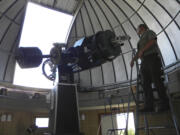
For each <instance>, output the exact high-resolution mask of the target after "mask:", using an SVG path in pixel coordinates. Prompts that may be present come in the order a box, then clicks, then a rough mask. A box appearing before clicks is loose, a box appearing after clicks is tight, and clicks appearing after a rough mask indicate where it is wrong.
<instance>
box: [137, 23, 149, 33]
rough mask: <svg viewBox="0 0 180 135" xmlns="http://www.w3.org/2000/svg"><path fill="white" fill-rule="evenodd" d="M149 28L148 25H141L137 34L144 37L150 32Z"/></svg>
mask: <svg viewBox="0 0 180 135" xmlns="http://www.w3.org/2000/svg"><path fill="white" fill-rule="evenodd" d="M148 29H149V28H148V26H147V25H146V24H140V25H139V26H138V27H137V34H138V35H142V34H143V33H144V32H145V31H146V30H148Z"/></svg>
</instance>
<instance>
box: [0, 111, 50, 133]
mask: <svg viewBox="0 0 180 135" xmlns="http://www.w3.org/2000/svg"><path fill="white" fill-rule="evenodd" d="M2 114H11V115H12V121H10V122H8V121H4V122H2V121H0V135H28V133H27V132H26V129H27V128H28V127H29V126H30V125H31V124H32V123H33V122H34V118H35V117H36V116H48V113H40V112H39V113H32V112H25V111H14V110H13V111H12V110H3V111H2V110H1V111H0V116H1V115H2ZM40 132H42V131H37V133H36V135H41V133H40Z"/></svg>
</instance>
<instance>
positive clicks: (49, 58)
mask: <svg viewBox="0 0 180 135" xmlns="http://www.w3.org/2000/svg"><path fill="white" fill-rule="evenodd" d="M126 40H130V36H128V35H125V36H116V35H115V33H114V32H112V31H110V30H106V31H99V32H97V33H96V34H94V35H91V36H88V37H83V38H81V39H79V40H77V41H76V42H75V43H74V45H73V46H72V47H69V48H67V49H65V48H66V46H67V45H66V44H65V43H54V44H53V48H52V49H51V50H50V54H48V55H43V54H42V52H41V50H40V49H39V48H37V47H20V48H19V49H18V52H17V55H16V60H17V62H18V64H19V66H20V67H21V68H34V67H38V66H39V65H40V64H41V63H42V60H43V59H44V58H46V60H45V61H44V62H43V66H42V70H43V74H44V75H45V76H46V78H48V79H49V80H51V81H54V80H55V78H56V69H57V68H58V69H59V70H60V71H59V72H61V76H62V75H63V74H72V73H75V72H80V71H82V70H86V69H90V68H93V67H96V66H99V65H101V64H103V63H105V62H107V61H112V60H113V59H115V58H116V57H117V56H119V55H120V53H121V52H122V51H121V46H123V45H124V41H126ZM47 66H48V67H49V68H50V73H49V74H48V73H47V71H46V67H47Z"/></svg>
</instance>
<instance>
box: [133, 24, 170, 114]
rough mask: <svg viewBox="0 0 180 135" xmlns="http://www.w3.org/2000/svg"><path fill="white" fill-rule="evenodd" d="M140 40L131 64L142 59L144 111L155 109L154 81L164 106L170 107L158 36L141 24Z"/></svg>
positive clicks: (139, 28)
mask: <svg viewBox="0 0 180 135" xmlns="http://www.w3.org/2000/svg"><path fill="white" fill-rule="evenodd" d="M137 34H138V35H139V36H140V40H139V41H138V44H137V49H138V52H137V54H136V55H135V56H134V58H133V59H132V61H131V63H130V66H131V67H133V66H134V62H135V61H136V60H137V59H139V58H140V59H141V69H140V74H141V80H142V87H143V91H144V97H145V108H144V109H143V110H144V111H147V112H150V111H153V109H154V101H153V90H152V83H154V85H155V87H156V89H157V92H158V96H159V98H160V101H161V104H162V106H163V108H164V109H165V108H166V109H167V107H168V97H167V94H166V88H165V86H164V84H163V81H162V78H161V76H162V73H163V72H162V69H161V68H162V63H161V59H160V58H159V48H158V45H157V36H156V34H155V33H154V32H153V31H152V30H149V28H148V27H147V26H146V25H145V24H140V25H139V26H138V28H137Z"/></svg>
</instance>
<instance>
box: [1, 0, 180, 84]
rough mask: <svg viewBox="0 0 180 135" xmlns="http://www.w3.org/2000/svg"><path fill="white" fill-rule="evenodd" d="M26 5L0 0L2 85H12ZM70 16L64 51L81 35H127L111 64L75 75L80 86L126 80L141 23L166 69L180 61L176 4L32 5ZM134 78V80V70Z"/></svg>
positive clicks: (104, 0) (69, 0)
mask: <svg viewBox="0 0 180 135" xmlns="http://www.w3.org/2000/svg"><path fill="white" fill-rule="evenodd" d="M27 2H28V1H27V0H1V1H0V71H1V72H0V81H3V82H4V81H5V82H12V81H13V76H14V68H15V58H14V52H15V50H16V49H17V47H18V44H19V38H20V34H21V29H22V24H23V19H24V14H25V10H26V3H27ZM31 2H34V3H37V4H40V5H43V6H45V7H48V8H52V9H55V10H57V11H61V12H64V13H67V14H71V15H73V16H74V19H73V23H72V26H71V29H70V31H69V35H68V38H67V43H68V47H70V46H72V45H73V43H74V42H75V41H76V40H78V39H80V38H81V37H83V36H90V35H92V34H95V33H97V32H98V31H102V30H112V31H113V32H115V34H116V35H117V36H119V35H130V36H131V40H129V41H126V42H125V45H124V46H123V47H122V48H121V49H122V52H123V54H121V55H120V56H119V57H117V58H116V59H115V60H113V61H112V62H107V63H105V64H102V65H101V66H99V67H96V68H92V69H90V70H86V71H82V72H80V73H76V74H75V81H76V82H80V84H81V86H82V87H97V86H102V85H109V84H114V83H120V82H126V81H128V80H130V73H131V69H130V66H129V63H130V60H131V58H132V52H131V50H132V49H133V48H136V45H137V41H138V39H139V37H138V35H137V34H136V27H137V26H138V24H140V23H145V24H147V25H148V26H149V28H150V29H152V30H154V31H155V32H156V33H157V35H158V43H159V48H160V50H161V55H162V58H163V62H164V65H165V66H167V65H169V64H171V63H173V62H176V61H177V60H179V59H180V38H179V35H180V2H179V0H31ZM132 78H133V79H135V78H136V68H133V75H132Z"/></svg>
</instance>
